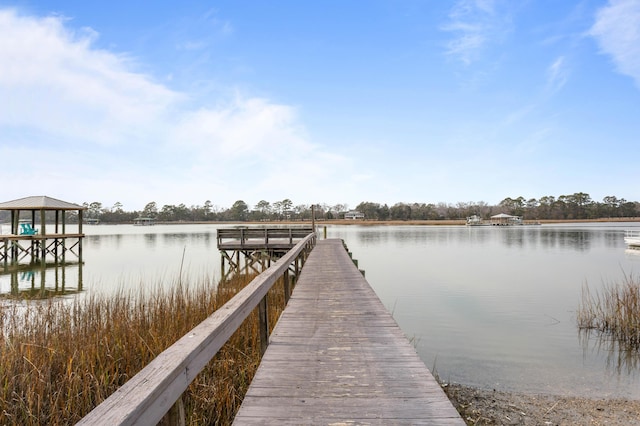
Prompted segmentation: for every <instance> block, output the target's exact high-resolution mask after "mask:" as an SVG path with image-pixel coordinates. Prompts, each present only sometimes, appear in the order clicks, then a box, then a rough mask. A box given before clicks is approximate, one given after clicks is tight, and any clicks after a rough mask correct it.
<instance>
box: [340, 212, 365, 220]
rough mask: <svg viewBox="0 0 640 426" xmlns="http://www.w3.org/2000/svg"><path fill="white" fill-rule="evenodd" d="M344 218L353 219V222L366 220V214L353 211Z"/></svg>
mask: <svg viewBox="0 0 640 426" xmlns="http://www.w3.org/2000/svg"><path fill="white" fill-rule="evenodd" d="M344 218H345V219H351V220H357V219H364V213H360V212H359V211H357V210H351V211H349V212H346V213H345V214H344Z"/></svg>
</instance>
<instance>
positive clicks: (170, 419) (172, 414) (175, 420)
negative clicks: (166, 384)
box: [158, 397, 187, 426]
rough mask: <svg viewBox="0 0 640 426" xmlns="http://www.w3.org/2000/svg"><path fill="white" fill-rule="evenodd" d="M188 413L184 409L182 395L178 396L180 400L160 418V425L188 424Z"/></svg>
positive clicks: (181, 425)
mask: <svg viewBox="0 0 640 426" xmlns="http://www.w3.org/2000/svg"><path fill="white" fill-rule="evenodd" d="M186 417H187V415H186V413H185V410H184V403H183V402H182V397H180V398H178V400H177V401H176V402H175V404H173V405H172V406H171V408H170V409H169V411H168V412H167V414H165V416H164V417H163V418H162V420H160V423H158V425H160V426H165V425H166V426H186V424H187V419H186Z"/></svg>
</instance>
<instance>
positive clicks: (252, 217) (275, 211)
mask: <svg viewBox="0 0 640 426" xmlns="http://www.w3.org/2000/svg"><path fill="white" fill-rule="evenodd" d="M84 206H85V207H87V212H86V213H85V217H87V218H92V219H99V220H100V221H101V222H106V223H127V222H132V221H133V220H134V219H135V218H138V217H151V218H154V219H156V220H158V221H161V222H176V221H185V222H189V221H195V222H205V221H240V222H243V221H258V222H259V221H283V220H294V221H298V220H300V221H302V220H311V216H312V209H311V205H308V204H299V205H295V204H294V203H293V202H292V201H291V200H290V199H288V198H287V199H284V200H282V201H275V202H268V201H266V200H261V201H260V202H258V203H257V204H256V205H255V206H253V207H251V206H249V205H248V204H247V203H246V202H244V201H242V200H238V201H236V202H235V203H234V204H233V205H232V206H231V207H228V208H220V207H218V206H216V205H213V204H212V203H211V201H209V200H207V201H205V203H204V204H203V205H201V206H200V205H192V206H190V207H187V206H186V205H184V204H179V205H164V206H162V207H159V206H158V205H157V204H156V203H155V202H153V201H152V202H150V203H148V204H147V205H146V206H145V208H144V209H143V210H142V211H132V212H128V211H125V210H124V209H123V206H122V204H120V203H116V204H114V206H113V207H111V208H105V207H104V206H103V205H102V204H101V203H99V202H93V203H84ZM355 210H357V211H359V212H361V213H364V215H365V220H451V219H464V218H466V217H468V216H471V215H474V214H476V215H479V216H481V217H483V218H489V217H490V216H492V215H494V214H498V213H507V214H511V215H516V216H522V217H523V218H524V219H526V220H543V219H552V220H553V219H561V220H562V219H563V220H576V219H601V218H623V217H638V216H640V203H638V202H635V201H627V200H625V199H624V198H617V197H615V196H607V197H604V198H603V199H602V201H594V200H592V199H591V197H590V196H589V194H586V193H584V192H577V193H575V194H571V195H560V196H559V197H555V196H545V197H541V198H540V199H535V198H529V199H526V198H524V197H516V198H511V197H507V198H505V199H504V200H502V201H501V202H500V203H499V204H498V205H489V204H487V203H485V202H483V201H479V202H458V203H456V204H448V203H438V204H426V203H396V204H394V205H392V206H388V205H387V204H379V203H374V202H367V201H363V202H361V203H360V204H358V205H357V206H356V208H355ZM347 211H348V206H347V205H346V204H336V205H327V204H315V205H314V212H315V218H316V219H318V220H322V219H325V220H331V219H342V218H344V214H345V213H346V212H347Z"/></svg>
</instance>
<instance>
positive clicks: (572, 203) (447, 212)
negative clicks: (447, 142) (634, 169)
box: [356, 192, 640, 220]
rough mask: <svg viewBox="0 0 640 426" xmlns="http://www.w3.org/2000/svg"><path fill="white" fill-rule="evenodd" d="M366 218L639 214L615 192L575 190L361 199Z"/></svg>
mask: <svg viewBox="0 0 640 426" xmlns="http://www.w3.org/2000/svg"><path fill="white" fill-rule="evenodd" d="M356 209H357V210H358V211H360V212H362V213H364V215H365V217H366V218H367V219H374V220H443V219H464V218H466V217H469V216H471V215H474V214H475V215H478V216H481V217H482V218H484V219H488V218H489V217H490V216H493V215H495V214H499V213H507V214H511V215H515V216H522V217H523V218H524V219H527V220H543V219H548V220H577V219H602V218H621V217H638V216H640V203H638V202H636V201H627V200H625V199H624V198H617V197H615V196H607V197H604V198H603V200H602V202H599V201H594V200H592V199H591V197H590V196H589V194H586V193H584V192H577V193H575V194H572V195H561V196H559V197H557V198H556V197H554V196H545V197H542V198H540V199H535V198H529V199H526V198H524V197H517V198H511V197H507V198H505V199H504V200H502V201H501V202H500V203H499V204H498V205H495V206H492V205H489V204H487V203H485V202H483V201H480V202H467V203H465V202H459V203H456V204H455V205H453V204H447V203H438V204H425V203H397V204H394V205H393V206H391V207H389V206H387V205H386V204H384V205H381V204H378V203H369V202H362V203H360V204H358V207H357V208H356Z"/></svg>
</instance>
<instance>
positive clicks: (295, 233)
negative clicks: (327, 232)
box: [217, 227, 313, 246]
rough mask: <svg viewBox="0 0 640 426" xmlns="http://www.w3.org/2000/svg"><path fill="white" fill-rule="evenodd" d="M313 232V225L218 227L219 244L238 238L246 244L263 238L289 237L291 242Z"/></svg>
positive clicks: (266, 239)
mask: <svg viewBox="0 0 640 426" xmlns="http://www.w3.org/2000/svg"><path fill="white" fill-rule="evenodd" d="M312 232H313V228H312V227H295V228H221V229H218V235H217V239H218V246H220V245H221V244H222V242H223V240H237V241H240V243H241V244H244V243H245V242H247V241H248V240H263V241H265V243H268V242H269V239H270V238H282V239H287V240H288V241H289V243H292V242H293V239H298V238H304V237H306V236H307V235H308V234H309V233H312Z"/></svg>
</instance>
